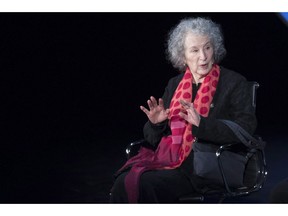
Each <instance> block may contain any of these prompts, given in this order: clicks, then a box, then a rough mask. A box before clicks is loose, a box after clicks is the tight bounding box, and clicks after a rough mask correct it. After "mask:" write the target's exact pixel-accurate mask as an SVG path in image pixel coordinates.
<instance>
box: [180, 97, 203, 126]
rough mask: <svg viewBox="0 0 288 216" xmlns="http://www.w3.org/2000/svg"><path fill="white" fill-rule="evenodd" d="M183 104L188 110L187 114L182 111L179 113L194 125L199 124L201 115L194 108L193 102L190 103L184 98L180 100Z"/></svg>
mask: <svg viewBox="0 0 288 216" xmlns="http://www.w3.org/2000/svg"><path fill="white" fill-rule="evenodd" d="M180 103H181V105H182V106H183V108H184V109H185V110H186V112H187V114H185V113H184V112H180V113H179V115H180V116H181V117H182V118H183V119H185V120H186V121H187V122H189V123H190V124H192V125H195V126H197V127H198V126H199V124H200V115H199V114H198V113H197V112H196V110H195V109H194V106H193V103H189V102H187V101H184V100H180Z"/></svg>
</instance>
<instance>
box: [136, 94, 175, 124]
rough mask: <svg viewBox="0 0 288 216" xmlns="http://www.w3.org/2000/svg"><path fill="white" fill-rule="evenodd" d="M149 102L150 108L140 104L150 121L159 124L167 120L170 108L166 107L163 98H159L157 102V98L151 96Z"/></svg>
mask: <svg viewBox="0 0 288 216" xmlns="http://www.w3.org/2000/svg"><path fill="white" fill-rule="evenodd" d="M147 104H148V107H149V110H148V109H146V108H145V107H143V106H140V109H141V110H142V111H143V112H144V113H145V114H146V115H147V117H148V119H149V120H150V122H152V123H153V124H157V123H160V122H163V121H165V120H166V119H167V118H168V115H169V112H170V110H169V109H165V108H164V103H163V100H162V98H159V103H157V100H156V99H155V98H154V97H153V96H151V97H150V100H148V101H147Z"/></svg>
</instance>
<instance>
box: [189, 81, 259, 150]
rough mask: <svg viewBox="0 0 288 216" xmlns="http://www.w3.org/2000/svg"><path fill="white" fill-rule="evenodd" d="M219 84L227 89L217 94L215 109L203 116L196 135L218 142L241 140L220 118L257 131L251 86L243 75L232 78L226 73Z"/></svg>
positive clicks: (251, 130) (249, 130)
mask: <svg viewBox="0 0 288 216" xmlns="http://www.w3.org/2000/svg"><path fill="white" fill-rule="evenodd" d="M233 77H235V76H233ZM219 85H220V86H219V90H221V89H223V90H224V89H225V91H222V90H221V91H219V92H218V95H217V96H216V95H215V97H216V98H215V100H216V101H215V103H214V104H215V108H214V110H213V111H212V112H211V114H210V115H209V116H208V117H206V118H204V117H202V118H201V121H200V125H199V127H198V128H196V127H193V129H194V128H195V130H194V131H195V136H196V137H198V139H202V140H205V141H209V142H214V143H216V144H217V143H218V144H225V143H231V142H239V140H238V138H237V137H236V136H235V135H234V133H233V132H232V131H231V130H230V128H228V127H227V126H226V125H225V124H223V123H222V122H221V121H219V120H220V119H228V120H232V121H234V122H236V123H238V124H239V125H240V126H242V127H243V128H244V129H245V130H247V132H249V133H250V134H253V133H254V132H255V129H256V127H257V119H256V116H255V108H254V107H253V104H252V100H253V99H252V93H251V87H250V86H249V84H248V82H247V81H246V79H245V78H244V77H242V76H236V78H234V79H233V80H231V76H225V75H224V78H223V79H222V80H221V83H220V82H219ZM220 94H221V95H220Z"/></svg>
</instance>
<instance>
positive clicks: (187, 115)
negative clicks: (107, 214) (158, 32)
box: [111, 18, 257, 203]
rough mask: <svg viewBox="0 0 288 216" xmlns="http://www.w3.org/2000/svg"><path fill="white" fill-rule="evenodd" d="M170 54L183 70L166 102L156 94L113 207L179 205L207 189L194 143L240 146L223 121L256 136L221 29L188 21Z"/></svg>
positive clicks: (175, 34)
mask: <svg viewBox="0 0 288 216" xmlns="http://www.w3.org/2000/svg"><path fill="white" fill-rule="evenodd" d="M167 51H168V55H169V59H170V61H171V63H172V64H173V66H174V67H175V68H176V69H177V70H178V71H179V72H180V73H179V74H178V75H176V76H175V77H173V78H171V79H170V81H169V82H168V85H167V86H166V88H165V92H164V95H163V97H162V98H159V99H156V98H155V97H153V96H151V97H150V98H149V99H148V101H147V104H148V108H145V107H144V106H140V109H141V110H142V111H143V112H144V113H145V114H146V115H147V117H148V121H147V123H146V124H145V126H144V130H143V131H144V138H145V139H146V141H147V142H149V143H150V144H151V145H152V146H154V147H155V149H156V150H155V151H154V150H151V149H148V148H141V150H140V152H139V153H138V154H137V155H136V156H134V157H132V158H131V159H129V160H128V161H127V163H125V165H123V167H122V168H121V169H120V170H119V171H118V172H117V174H116V176H117V177H116V179H115V182H114V185H113V187H112V189H111V202H112V203H174V202H177V199H178V198H179V197H180V196H183V195H185V194H189V193H193V192H195V191H197V190H198V189H199V188H201V187H204V186H205V185H206V182H205V181H202V180H201V179H198V178H197V177H195V175H193V149H192V146H193V143H194V142H195V141H196V140H197V139H198V140H204V141H207V142H213V143H215V144H218V145H222V144H225V143H231V142H239V140H238V139H237V137H236V136H235V135H234V134H233V132H232V131H231V130H230V129H229V128H228V127H227V126H226V125H224V123H222V122H221V121H219V120H220V119H227V120H231V121H234V122H236V123H238V124H239V125H240V126H242V127H243V128H244V129H245V130H246V131H248V132H249V133H250V134H253V133H254V131H255V129H256V125H257V120H256V116H255V114H254V108H253V106H252V104H251V100H250V94H251V93H250V90H249V88H248V87H247V80H246V78H245V77H243V76H242V75H240V74H239V73H237V72H234V71H232V70H229V69H227V68H224V67H222V66H220V65H219V63H220V61H221V60H222V59H223V57H224V56H225V54H226V50H225V48H224V45H223V37H222V33H221V31H220V26H219V25H218V24H216V23H214V22H213V21H211V20H210V19H206V18H187V19H183V20H181V21H180V23H179V24H178V25H177V26H176V27H175V28H174V29H172V31H171V32H170V34H169V39H168V50H167Z"/></svg>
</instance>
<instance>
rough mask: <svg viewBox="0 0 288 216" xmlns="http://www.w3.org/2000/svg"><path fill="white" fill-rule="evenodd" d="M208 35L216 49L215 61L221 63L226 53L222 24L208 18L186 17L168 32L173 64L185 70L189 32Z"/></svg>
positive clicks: (169, 51)
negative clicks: (186, 44)
mask: <svg viewBox="0 0 288 216" xmlns="http://www.w3.org/2000/svg"><path fill="white" fill-rule="evenodd" d="M189 32H191V33H194V34H198V35H208V37H209V38H210V41H211V43H212V46H213V49H214V61H215V63H219V62H220V61H221V60H222V59H223V58H224V57H225V55H226V49H225V47H224V41H223V35H222V32H221V27H220V25H218V24H216V23H214V22H213V21H212V20H210V19H208V18H201V17H198V18H185V19H182V20H181V21H180V23H179V24H178V25H177V26H176V27H174V28H173V29H172V30H171V31H170V32H169V34H168V41H167V55H168V59H169V61H170V62H171V63H172V65H173V66H174V67H175V68H177V69H179V70H180V71H184V70H185V69H186V66H185V62H184V41H185V38H186V35H187V33H189Z"/></svg>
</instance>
